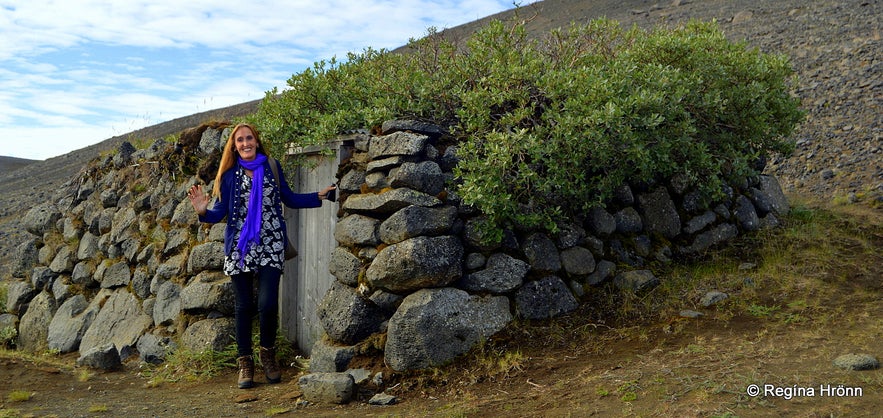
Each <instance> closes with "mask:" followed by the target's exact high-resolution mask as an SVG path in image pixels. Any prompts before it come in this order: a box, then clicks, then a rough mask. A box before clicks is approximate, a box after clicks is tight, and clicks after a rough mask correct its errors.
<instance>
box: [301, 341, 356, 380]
mask: <svg viewBox="0 0 883 418" xmlns="http://www.w3.org/2000/svg"><path fill="white" fill-rule="evenodd" d="M355 355H356V348H355V347H354V346H338V345H333V344H331V343H330V342H328V341H325V339H323V338H319V339H317V340H316V342H315V343H313V347H312V349H311V350H310V371H311V372H313V373H319V372H325V373H336V372H342V371H344V370H346V369H348V368H349V364H350V361H352V359H353V357H355Z"/></svg>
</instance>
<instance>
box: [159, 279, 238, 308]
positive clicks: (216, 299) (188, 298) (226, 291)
mask: <svg viewBox="0 0 883 418" xmlns="http://www.w3.org/2000/svg"><path fill="white" fill-rule="evenodd" d="M159 299H160V298H159V295H157V302H158V301H159ZM234 300H235V298H234V294H233V282H232V281H231V280H230V278H229V277H228V276H225V275H224V274H223V273H221V272H218V271H203V272H201V273H199V274H197V275H196V277H194V278H193V279H192V280H190V282H189V283H187V285H186V286H184V288H183V289H182V290H181V295H180V301H181V302H180V303H181V309H185V310H187V309H197V310H203V311H211V310H214V311H218V312H221V313H223V314H226V315H232V314H233V306H234V304H235V301H234ZM154 312H156V307H154ZM154 319H156V315H155V316H154ZM173 320H174V318H173Z"/></svg>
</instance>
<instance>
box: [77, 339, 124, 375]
mask: <svg viewBox="0 0 883 418" xmlns="http://www.w3.org/2000/svg"><path fill="white" fill-rule="evenodd" d="M77 365H78V366H84V367H91V368H93V369H100V370H115V369H117V368H119V367H120V366H121V365H122V360H121V359H120V353H119V351H118V350H117V349H116V347H115V346H114V345H113V344H104V345H101V346H99V347H93V348H91V349H89V350H88V351H86V352H85V353H83V354H82V355H80V358H78V359H77Z"/></svg>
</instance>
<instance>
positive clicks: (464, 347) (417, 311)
mask: <svg viewBox="0 0 883 418" xmlns="http://www.w3.org/2000/svg"><path fill="white" fill-rule="evenodd" d="M511 320H512V314H511V313H510V312H509V299H508V298H506V297H505V296H487V297H481V296H476V295H470V294H469V293H466V292H465V291H463V290H460V289H454V288H442V289H423V290H419V291H417V292H414V293H413V294H411V295H409V296H407V297H406V298H405V300H404V301H402V304H401V306H399V309H398V310H397V311H396V313H395V314H394V315H393V316H392V318H391V319H390V320H389V328H388V331H387V340H386V346H385V349H384V358H385V360H386V364H387V365H389V366H390V367H391V368H392V369H393V370H399V371H402V370H415V369H424V368H427V367H432V366H438V365H442V364H445V363H447V362H449V361H451V360H452V359H454V357H456V356H459V355H461V354H463V353H466V352H467V351H469V349H470V348H472V346H473V345H475V344H476V343H478V342H479V341H481V340H484V339H486V338H488V337H490V336H491V335H493V334H495V333H496V332H498V331H500V330H501V329H503V327H505V326H506V324H508V323H509V322H510V321H511Z"/></svg>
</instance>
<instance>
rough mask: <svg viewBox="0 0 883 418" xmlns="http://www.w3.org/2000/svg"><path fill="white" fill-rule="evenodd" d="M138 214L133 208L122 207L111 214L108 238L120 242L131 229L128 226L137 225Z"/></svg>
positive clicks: (133, 226)
mask: <svg viewBox="0 0 883 418" xmlns="http://www.w3.org/2000/svg"><path fill="white" fill-rule="evenodd" d="M137 220H138V214H137V213H135V209H133V208H123V209H120V210H119V211H117V212H116V213H115V214H114V215H113V221H112V222H113V223H112V226H111V228H110V239H111V240H112V241H113V242H114V243H119V242H122V241H123V239H125V237H127V236H128V234H130V233H131V232H132V231H130V228H133V229H134V228H135V227H137V226H138V223H137Z"/></svg>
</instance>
